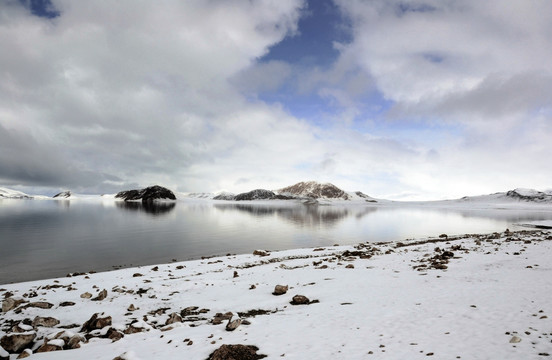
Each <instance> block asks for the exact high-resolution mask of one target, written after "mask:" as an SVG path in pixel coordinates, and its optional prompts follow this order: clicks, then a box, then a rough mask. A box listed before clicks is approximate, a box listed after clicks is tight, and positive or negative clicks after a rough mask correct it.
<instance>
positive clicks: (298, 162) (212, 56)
mask: <svg viewBox="0 0 552 360" xmlns="http://www.w3.org/2000/svg"><path fill="white" fill-rule="evenodd" d="M551 19H552V2H551V1H549V0H529V1H528V0H487V1H479V0H461V1H460V0H458V1H457V0H446V1H443V0H428V1H407V0H403V1H395V0H372V1H361V0H335V1H332V0H310V1H301V0H273V1H268V0H267V1H241V0H239V1H238V0H236V1H232V0H220V1H219V0H197V1H195V0H189V1H176V0H175V1H169V0H166V1H135V0H128V1H127V0H117V1H72V0H51V2H50V1H47V0H41V1H19V0H0V186H4V187H10V188H15V189H19V190H23V191H26V192H30V193H43V194H47V195H51V194H53V193H55V192H57V191H58V190H62V189H71V190H73V191H74V192H84V193H110V192H111V193H112V192H116V191H120V190H125V189H129V188H134V187H142V186H148V185H153V184H160V185H163V186H166V187H169V188H171V189H172V190H175V191H190V192H211V191H218V190H223V189H224V190H228V191H231V192H241V191H248V190H252V189H255V188H267V189H277V188H281V187H284V186H287V185H291V184H294V183H296V182H298V181H303V180H318V181H321V182H332V183H334V184H335V185H337V186H339V187H341V188H343V189H345V190H360V191H363V192H365V193H367V194H369V195H372V196H376V197H384V198H390V199H398V200H419V199H442V198H455V197H461V196H464V195H478V194H486V193H492V192H496V191H505V190H509V189H513V188H516V187H527V188H536V189H540V190H544V189H550V188H552V166H551V157H552V21H551Z"/></svg>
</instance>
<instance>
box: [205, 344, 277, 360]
mask: <svg viewBox="0 0 552 360" xmlns="http://www.w3.org/2000/svg"><path fill="white" fill-rule="evenodd" d="M258 350H259V348H258V347H256V346H253V345H241V344H238V345H226V344H224V345H222V346H221V347H219V348H218V349H216V350H215V351H213V352H212V353H211V355H209V357H208V358H207V360H238V359H239V360H257V359H262V358H265V357H266V355H263V354H257V351H258Z"/></svg>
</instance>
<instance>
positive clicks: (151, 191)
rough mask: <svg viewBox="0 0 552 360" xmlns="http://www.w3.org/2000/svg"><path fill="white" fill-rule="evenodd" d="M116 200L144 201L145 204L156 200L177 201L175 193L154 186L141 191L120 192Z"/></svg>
mask: <svg viewBox="0 0 552 360" xmlns="http://www.w3.org/2000/svg"><path fill="white" fill-rule="evenodd" d="M115 198H116V199H122V200H124V201H138V200H140V201H142V202H143V203H148V202H153V201H155V200H176V196H175V195H174V193H173V192H172V191H171V190H169V189H167V188H164V187H162V186H159V185H154V186H150V187H147V188H144V189H141V190H126V191H121V192H118V193H117V195H115Z"/></svg>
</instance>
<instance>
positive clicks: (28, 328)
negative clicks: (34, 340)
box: [11, 322, 34, 333]
mask: <svg viewBox="0 0 552 360" xmlns="http://www.w3.org/2000/svg"><path fill="white" fill-rule="evenodd" d="M33 330H34V328H33V327H32V326H31V325H27V324H23V323H22V322H20V323H19V324H17V325H15V326H14V327H12V329H11V331H12V332H15V333H24V332H29V331H33Z"/></svg>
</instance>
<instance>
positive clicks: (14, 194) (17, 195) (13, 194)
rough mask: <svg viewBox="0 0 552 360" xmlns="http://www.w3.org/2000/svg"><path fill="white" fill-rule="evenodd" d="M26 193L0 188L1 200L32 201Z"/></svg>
mask: <svg viewBox="0 0 552 360" xmlns="http://www.w3.org/2000/svg"><path fill="white" fill-rule="evenodd" d="M32 198H33V197H32V196H30V195H27V194H25V193H24V192H21V191H17V190H12V189H7V188H3V187H0V199H32Z"/></svg>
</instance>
